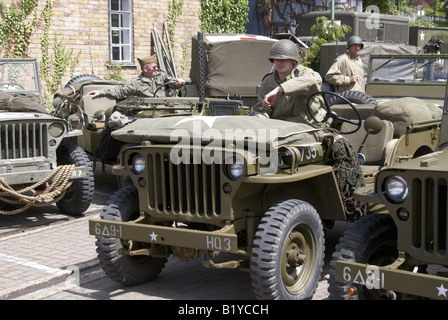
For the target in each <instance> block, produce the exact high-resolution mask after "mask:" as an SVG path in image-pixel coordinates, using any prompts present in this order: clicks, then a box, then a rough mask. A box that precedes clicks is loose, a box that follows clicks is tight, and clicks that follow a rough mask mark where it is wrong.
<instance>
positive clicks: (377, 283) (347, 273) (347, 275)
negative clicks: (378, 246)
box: [343, 266, 384, 289]
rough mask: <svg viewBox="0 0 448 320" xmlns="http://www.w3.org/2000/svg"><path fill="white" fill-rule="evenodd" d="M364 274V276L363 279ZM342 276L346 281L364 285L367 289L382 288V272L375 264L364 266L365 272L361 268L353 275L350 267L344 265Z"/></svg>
mask: <svg viewBox="0 0 448 320" xmlns="http://www.w3.org/2000/svg"><path fill="white" fill-rule="evenodd" d="M364 275H365V276H366V278H365V280H364ZM343 277H344V280H345V281H346V282H351V283H356V284H360V285H363V286H366V288H367V289H381V288H384V273H383V272H380V270H379V268H378V267H377V266H368V267H366V269H365V273H364V272H363V270H358V272H356V275H355V276H354V277H353V276H352V270H351V269H350V267H345V268H344V273H343ZM352 279H353V280H352Z"/></svg>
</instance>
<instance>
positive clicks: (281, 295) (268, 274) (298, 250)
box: [250, 200, 324, 300]
mask: <svg viewBox="0 0 448 320" xmlns="http://www.w3.org/2000/svg"><path fill="white" fill-rule="evenodd" d="M323 260H324V232H323V227H322V223H321V220H320V217H319V215H318V214H317V212H316V210H315V209H314V207H313V206H311V205H310V204H309V203H306V202H303V201H300V200H287V201H283V202H280V203H278V204H276V205H274V206H273V207H271V208H270V209H269V210H268V211H267V212H266V214H265V215H264V216H263V218H262V219H261V222H260V224H259V226H258V230H257V232H256V233H255V240H254V243H253V249H252V258H251V267H250V271H251V280H252V286H253V289H254V293H255V295H256V296H257V298H258V299H280V300H305V299H311V298H312V296H313V294H314V292H315V290H316V287H317V284H318V281H319V277H320V274H321V272H322V265H323Z"/></svg>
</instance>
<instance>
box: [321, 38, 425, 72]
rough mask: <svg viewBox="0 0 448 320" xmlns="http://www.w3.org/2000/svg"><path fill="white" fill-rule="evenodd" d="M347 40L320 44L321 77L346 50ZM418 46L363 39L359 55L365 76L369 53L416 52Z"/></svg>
mask: <svg viewBox="0 0 448 320" xmlns="http://www.w3.org/2000/svg"><path fill="white" fill-rule="evenodd" d="M346 46H347V42H346V41H341V42H338V43H334V42H332V43H324V44H322V45H321V46H320V57H321V59H320V70H319V74H320V75H321V77H322V78H325V75H326V74H327V71H328V69H330V67H331V65H332V64H333V62H334V59H336V57H337V56H338V55H340V54H343V53H344V52H346V51H347V49H346ZM418 51H419V48H418V47H416V46H411V45H408V44H404V43H401V44H398V43H384V42H366V41H364V48H363V49H362V50H361V51H360V53H359V56H360V57H361V60H362V63H363V66H364V75H365V76H367V75H368V73H369V59H370V56H371V55H377V54H396V55H399V54H417V53H418Z"/></svg>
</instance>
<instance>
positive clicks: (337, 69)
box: [325, 36, 366, 93]
mask: <svg viewBox="0 0 448 320" xmlns="http://www.w3.org/2000/svg"><path fill="white" fill-rule="evenodd" d="M362 48H364V44H363V43H362V39H361V37H358V36H352V37H350V38H349V39H348V41H347V52H345V53H343V54H341V55H340V56H338V57H337V58H336V59H335V60H334V62H333V65H332V66H331V67H330V69H329V70H328V72H327V74H326V75H325V80H326V81H327V82H329V83H331V84H332V85H333V86H334V91H335V92H338V93H339V92H343V91H346V90H350V91H362V92H365V86H366V83H365V80H364V67H363V64H362V61H361V58H360V57H359V52H360V51H361V49H362Z"/></svg>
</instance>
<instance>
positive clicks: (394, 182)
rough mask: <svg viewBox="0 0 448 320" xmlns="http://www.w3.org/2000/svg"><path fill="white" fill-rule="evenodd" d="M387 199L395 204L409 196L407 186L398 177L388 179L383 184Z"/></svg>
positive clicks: (404, 181)
mask: <svg viewBox="0 0 448 320" xmlns="http://www.w3.org/2000/svg"><path fill="white" fill-rule="evenodd" d="M384 189H385V190H384V191H385V192H386V195H387V197H388V198H389V199H390V200H392V201H393V202H395V203H402V202H403V201H404V200H405V199H406V197H407V196H408V194H409V185H408V183H407V182H406V180H405V179H403V178H402V177H400V176H391V177H388V178H387V179H386V181H385V184H384Z"/></svg>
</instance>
